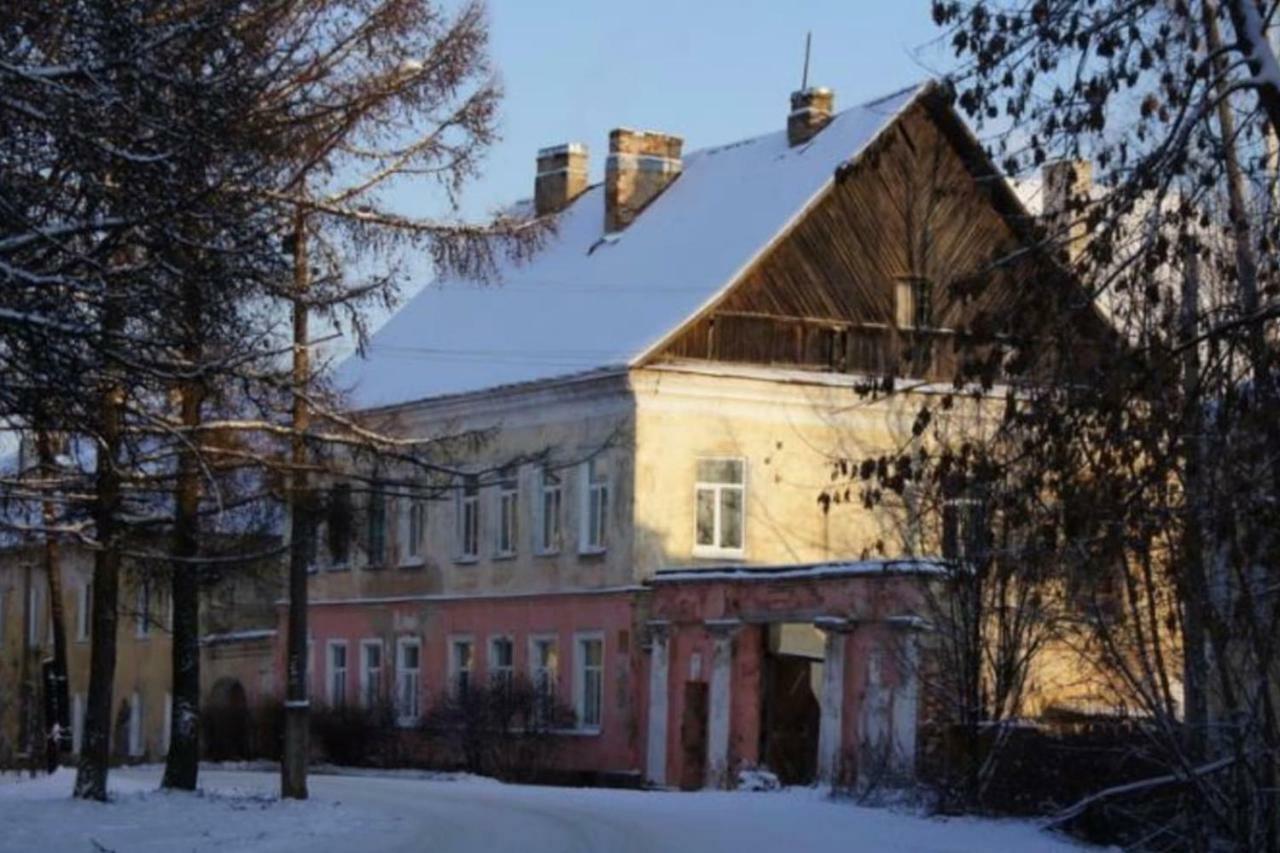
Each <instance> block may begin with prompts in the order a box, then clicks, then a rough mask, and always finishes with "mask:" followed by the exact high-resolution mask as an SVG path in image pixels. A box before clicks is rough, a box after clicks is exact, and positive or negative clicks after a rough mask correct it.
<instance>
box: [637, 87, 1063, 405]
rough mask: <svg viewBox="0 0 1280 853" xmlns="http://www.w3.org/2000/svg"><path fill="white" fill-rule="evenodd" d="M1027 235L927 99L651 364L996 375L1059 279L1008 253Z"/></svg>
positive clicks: (988, 173)
mask: <svg viewBox="0 0 1280 853" xmlns="http://www.w3.org/2000/svg"><path fill="white" fill-rule="evenodd" d="M1034 231H1035V229H1034V224H1033V223H1031V222H1029V221H1027V216H1026V214H1025V212H1024V211H1023V209H1022V207H1021V205H1019V204H1018V203H1017V202H1016V201H1015V200H1013V199H1012V196H1011V194H1010V192H1009V190H1008V187H1007V185H1005V184H1004V183H1003V181H1002V180H1001V179H1000V178H999V177H997V176H995V175H994V172H993V170H991V169H990V165H989V163H987V161H986V158H985V157H984V156H983V155H982V154H981V152H980V151H979V150H978V149H977V146H976V145H975V144H974V143H973V140H972V138H971V137H969V136H968V132H967V130H965V129H964V127H963V125H962V124H961V122H960V120H959V118H958V117H956V116H955V114H954V113H953V112H952V111H951V108H950V107H949V106H947V105H946V104H944V103H941V102H939V101H938V100H937V99H933V100H929V99H926V100H924V101H922V102H919V103H917V104H916V105H914V106H913V107H912V108H911V109H909V110H908V111H907V112H905V113H904V114H903V115H902V116H900V117H899V118H898V120H897V121H896V122H895V124H894V125H893V126H892V127H890V128H888V129H887V130H886V131H885V132H884V133H883V134H882V135H881V136H880V138H879V139H878V140H877V141H876V143H874V144H873V146H872V147H871V148H870V149H869V150H867V151H866V152H864V153H863V154H862V155H861V156H859V157H858V158H857V159H856V160H855V161H854V162H853V163H851V164H849V165H847V166H845V167H843V168H842V170H841V171H839V172H837V174H836V179H835V181H834V183H833V185H832V186H831V188H830V190H829V191H828V192H827V193H826V194H825V195H824V196H823V197H822V198H821V199H819V200H818V201H817V203H816V204H815V205H813V206H812V207H811V208H810V210H809V211H808V212H807V213H806V214H805V215H804V216H802V217H801V219H800V220H799V221H798V222H797V223H796V224H795V225H794V226H793V227H792V228H791V229H790V230H789V231H788V232H787V233H785V234H784V235H782V236H781V238H780V239H779V240H778V241H776V242H775V244H774V245H773V246H772V247H771V248H770V249H769V250H768V251H767V252H766V253H765V254H764V255H763V256H762V257H761V258H760V259H759V260H758V261H757V262H756V263H755V264H754V266H753V267H751V268H750V269H749V270H747V272H746V273H745V274H744V275H743V276H742V277H741V278H740V279H739V280H738V282H737V283H736V284H734V285H733V286H732V287H731V288H729V290H728V291H727V292H726V293H725V294H723V295H722V296H721V297H720V298H719V299H718V301H716V302H715V303H714V304H713V305H711V306H710V307H709V308H707V309H706V310H704V311H703V312H702V313H701V314H700V315H699V316H697V317H695V318H694V319H693V320H691V321H690V322H689V323H687V324H686V325H685V327H684V328H683V329H681V330H680V331H679V332H678V333H676V334H675V335H674V336H673V337H672V338H671V339H670V340H669V341H668V342H667V343H666V345H665V346H664V347H662V348H661V349H660V350H658V351H657V352H656V353H655V356H654V358H655V360H659V361H661V360H678V359H693V360H703V361H721V362H734V363H745V364H763V365H776V366H788V367H799V368H805V369H813V370H827V371H840V372H850V373H859V374H870V375H886V374H888V375H898V376H919V377H925V378H935V379H948V380H949V379H952V378H954V377H955V375H956V373H957V370H958V369H959V368H961V366H962V365H961V362H962V360H967V361H969V362H972V361H974V360H975V359H976V360H978V361H984V360H985V361H987V362H990V363H992V364H997V363H998V367H997V368H996V369H997V370H1003V369H1004V368H1005V365H1004V364H1003V363H1002V359H1003V358H1004V355H1003V354H1002V351H1003V350H1008V349H1010V347H1008V346H1007V342H1008V340H1009V336H1010V335H1012V334H1015V333H1018V332H1020V331H1025V329H1026V320H1027V318H1028V316H1029V312H1037V313H1041V314H1042V313H1043V311H1042V309H1043V308H1044V303H1045V301H1046V300H1044V299H1043V297H1042V296H1038V295H1037V294H1044V293H1046V292H1049V291H1051V290H1055V289H1056V290H1057V291H1058V292H1060V291H1061V284H1062V281H1063V278H1064V277H1063V274H1062V271H1061V270H1060V269H1058V268H1057V267H1056V265H1055V264H1053V263H1051V262H1050V261H1049V260H1048V259H1047V258H1045V257H1044V256H1043V254H1041V253H1039V252H1035V251H1032V252H1022V253H1019V252H1017V251H1016V250H1018V249H1019V248H1026V247H1028V246H1029V245H1031V244H1032V243H1033V242H1034V239H1035V238H1034V237H1033V233H1034ZM1013 256H1016V257H1017V259H1016V260H1010V258H1011V257H1013ZM997 259H1001V262H1000V263H998V264H997V263H995V261H996V260H997ZM1051 280H1053V281H1056V283H1051ZM1049 301H1052V300H1049ZM921 305H927V308H925V309H923V314H917V313H915V309H916V308H917V307H918V306H921ZM926 315H927V316H926ZM1002 341H1004V342H1005V343H1004V344H1002V343H1001V342H1002ZM969 367H970V368H973V365H972V364H970V365H969Z"/></svg>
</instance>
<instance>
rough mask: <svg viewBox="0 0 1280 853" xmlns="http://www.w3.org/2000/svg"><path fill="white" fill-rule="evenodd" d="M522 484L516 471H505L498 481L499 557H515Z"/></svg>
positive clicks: (496, 544)
mask: <svg viewBox="0 0 1280 853" xmlns="http://www.w3.org/2000/svg"><path fill="white" fill-rule="evenodd" d="M519 509H520V486H519V484H518V482H517V481H516V474H515V472H514V471H504V472H503V477H502V479H501V480H500V481H499V483H498V531H497V533H498V541H497V542H495V543H494V552H495V553H496V555H497V556H499V557H514V556H515V553H516V542H517V537H518V536H519V535H520V528H519V515H518V513H519Z"/></svg>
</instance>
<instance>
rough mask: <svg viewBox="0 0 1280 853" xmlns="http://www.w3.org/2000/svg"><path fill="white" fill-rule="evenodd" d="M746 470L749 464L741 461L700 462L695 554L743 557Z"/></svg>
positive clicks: (696, 492) (697, 488)
mask: <svg viewBox="0 0 1280 853" xmlns="http://www.w3.org/2000/svg"><path fill="white" fill-rule="evenodd" d="M746 468H747V464H746V462H745V461H744V460H742V459H699V460H698V469H697V486H696V487H695V490H694V491H695V503H696V505H697V520H696V529H695V532H694V533H695V538H694V543H693V552H694V553H695V554H701V555H708V556H717V557H723V556H728V557H741V556H742V551H743V548H742V522H743V508H744V506H745V498H746Z"/></svg>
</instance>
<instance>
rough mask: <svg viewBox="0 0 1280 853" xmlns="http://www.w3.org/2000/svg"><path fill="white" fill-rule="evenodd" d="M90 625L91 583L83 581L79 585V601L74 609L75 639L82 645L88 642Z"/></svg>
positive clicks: (91, 613)
mask: <svg viewBox="0 0 1280 853" xmlns="http://www.w3.org/2000/svg"><path fill="white" fill-rule="evenodd" d="M92 625H93V582H92V581H85V582H84V583H83V584H81V585H80V600H79V602H77V607H76V639H77V640H79V641H80V642H82V643H83V642H84V641H86V640H88V639H89V631H90V630H91V626H92Z"/></svg>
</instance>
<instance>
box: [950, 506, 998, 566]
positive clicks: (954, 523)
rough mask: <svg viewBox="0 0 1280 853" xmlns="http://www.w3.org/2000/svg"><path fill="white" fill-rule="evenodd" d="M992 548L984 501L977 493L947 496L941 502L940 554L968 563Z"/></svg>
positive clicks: (983, 556) (984, 556)
mask: <svg viewBox="0 0 1280 853" xmlns="http://www.w3.org/2000/svg"><path fill="white" fill-rule="evenodd" d="M990 551H991V528H990V522H989V519H988V517H987V502H986V501H985V500H984V499H982V498H980V497H962V498H949V499H947V500H945V501H943V504H942V556H943V558H944V559H947V560H955V561H958V562H961V563H965V564H967V565H976V564H977V563H979V562H981V561H983V560H985V559H986V558H987V557H988V556H989V554H990Z"/></svg>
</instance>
